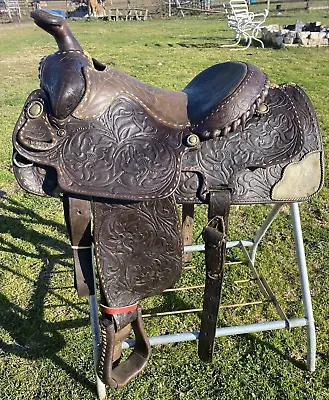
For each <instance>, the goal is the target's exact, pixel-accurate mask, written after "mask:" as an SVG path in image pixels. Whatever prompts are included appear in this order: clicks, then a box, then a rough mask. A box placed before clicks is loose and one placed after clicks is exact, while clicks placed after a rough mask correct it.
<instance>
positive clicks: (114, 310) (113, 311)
mask: <svg viewBox="0 0 329 400" xmlns="http://www.w3.org/2000/svg"><path fill="white" fill-rule="evenodd" d="M137 307H138V303H135V304H132V305H130V306H124V307H107V306H104V305H103V304H100V305H99V308H100V309H101V311H102V312H103V313H104V314H109V315H118V314H124V313H127V312H130V311H135V310H137Z"/></svg>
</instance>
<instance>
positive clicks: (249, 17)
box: [222, 0, 268, 50]
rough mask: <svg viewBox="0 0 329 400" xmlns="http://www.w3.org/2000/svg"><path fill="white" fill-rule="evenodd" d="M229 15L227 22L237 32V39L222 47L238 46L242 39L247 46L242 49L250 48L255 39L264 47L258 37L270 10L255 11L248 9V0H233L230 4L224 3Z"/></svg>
mask: <svg viewBox="0 0 329 400" xmlns="http://www.w3.org/2000/svg"><path fill="white" fill-rule="evenodd" d="M223 7H224V10H225V12H226V15H227V24H228V26H229V27H230V28H232V29H234V30H235V32H236V38H235V39H236V41H235V43H234V44H232V45H223V46H222V47H233V46H237V45H238V44H239V43H240V41H241V39H244V40H245V41H246V46H245V47H243V48H242V50H246V49H248V47H249V46H250V45H251V43H252V41H253V40H255V41H257V42H259V43H260V45H261V46H262V47H263V48H264V44H263V42H262V41H261V40H259V39H258V38H257V35H258V34H259V33H260V32H261V28H262V26H263V24H264V22H265V20H266V17H267V16H268V10H264V11H263V12H260V13H253V12H251V11H249V9H248V3H247V1H246V0H231V1H230V3H229V5H225V4H223Z"/></svg>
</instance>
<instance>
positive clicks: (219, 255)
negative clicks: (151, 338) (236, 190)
mask: <svg viewBox="0 0 329 400" xmlns="http://www.w3.org/2000/svg"><path fill="white" fill-rule="evenodd" d="M230 205H231V193H230V191H229V190H222V191H211V192H210V198H209V209H208V220H209V222H208V225H207V226H206V227H205V228H204V230H203V233H202V235H203V239H204V241H205V260H206V280H205V289H204V299H203V311H202V316H201V327H200V336H199V347H198V353H199V357H200V359H201V360H203V361H206V362H211V361H212V357H213V350H214V340H215V333H216V326H217V317H218V311H219V305H220V297H221V291H222V283H223V275H224V264H225V258H226V239H227V238H226V235H227V230H228V217H229V210H230Z"/></svg>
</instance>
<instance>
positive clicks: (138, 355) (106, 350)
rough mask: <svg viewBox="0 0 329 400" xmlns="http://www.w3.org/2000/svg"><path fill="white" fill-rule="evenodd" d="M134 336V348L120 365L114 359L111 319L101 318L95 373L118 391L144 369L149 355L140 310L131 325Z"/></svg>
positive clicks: (114, 345) (113, 324)
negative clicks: (100, 341) (99, 349)
mask: <svg viewBox="0 0 329 400" xmlns="http://www.w3.org/2000/svg"><path fill="white" fill-rule="evenodd" d="M131 326H132V329H133V331H134V334H135V341H136V343H135V347H134V350H133V351H132V353H131V354H130V355H129V357H128V358H127V360H125V361H124V362H122V363H120V362H119V360H118V361H117V362H115V363H114V362H113V360H114V359H115V347H116V346H117V342H118V340H119V341H120V342H121V340H122V338H121V339H117V337H116V336H117V335H119V334H120V332H118V333H116V332H115V331H116V329H115V322H114V319H113V318H110V319H109V318H103V319H102V322H101V334H102V344H101V356H100V359H99V362H98V367H97V373H98V375H99V377H100V379H101V380H102V381H103V382H104V383H105V384H106V385H109V386H110V387H112V388H114V389H119V388H122V387H123V386H125V385H126V384H127V383H128V382H130V381H131V380H132V379H133V378H135V377H136V376H137V375H138V374H140V373H141V372H142V371H143V369H144V368H145V367H146V364H147V361H148V359H149V358H150V355H151V346H150V342H149V340H148V337H147V335H146V332H145V330H144V327H143V322H142V312H141V308H140V307H138V308H137V318H136V319H135V320H134V321H133V322H132V323H131Z"/></svg>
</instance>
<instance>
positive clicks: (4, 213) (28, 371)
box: [0, 11, 329, 400]
mask: <svg viewBox="0 0 329 400" xmlns="http://www.w3.org/2000/svg"><path fill="white" fill-rule="evenodd" d="M328 15H329V14H328V12H325V11H322V12H320V11H318V12H317V13H313V14H312V13H309V14H306V13H301V14H284V13H282V14H281V15H280V16H274V15H273V16H272V17H271V18H269V19H268V21H269V23H279V24H288V23H293V22H295V21H296V19H297V18H299V19H302V20H303V21H304V22H307V21H309V22H311V21H322V22H323V23H324V24H328V21H329V20H328ZM70 26H71V29H72V31H73V32H74V34H75V35H76V36H77V38H78V40H79V41H80V43H81V44H82V45H83V46H84V48H85V50H87V51H88V52H89V53H90V54H92V55H93V56H94V57H95V58H97V59H99V60H100V61H102V62H105V63H109V64H111V65H112V66H115V67H116V68H118V69H120V70H123V71H125V72H127V73H129V74H131V75H133V76H135V77H137V78H138V79H140V80H142V81H145V82H147V83H149V84H151V85H156V86H160V87H164V88H169V89H175V90H180V89H182V88H183V87H184V86H185V85H186V84H187V83H188V82H189V81H190V80H191V79H192V78H193V77H194V76H195V75H196V74H197V73H198V72H200V71H201V70H202V69H204V68H206V67H209V66H211V65H212V64H214V63H218V62H223V61H227V60H241V61H247V62H250V63H253V64H255V65H257V66H258V67H260V68H261V69H263V70H264V71H265V72H266V73H267V74H268V75H269V76H270V79H271V81H272V82H274V83H280V82H295V83H297V84H299V85H301V86H302V87H303V88H304V89H305V90H306V91H307V93H308V95H309V96H310V98H311V99H312V101H313V103H314V106H315V109H316V111H317V114H318V117H319V121H320V127H321V130H322V134H323V139H324V147H325V150H327V154H328V144H329V140H328V134H329V112H328V107H329V106H328V98H329V96H328V85H329V66H328V60H329V48H288V49H281V50H274V49H271V48H266V49H261V48H255V47H250V48H249V49H248V50H247V51H229V50H228V49H223V48H220V44H222V43H228V40H230V39H232V38H233V37H234V34H233V31H230V30H228V29H227V27H226V24H225V21H224V20H220V21H219V20H218V19H217V18H210V17H209V18H204V17H198V18H187V19H172V20H150V21H145V22H139V23H135V22H118V23H109V22H89V23H88V22H70ZM0 35H1V36H0V37H1V41H0V82H1V85H0V126H1V146H0V188H1V192H0V193H1V202H0V210H1V211H0V233H1V236H0V355H1V357H0V377H1V379H0V398H1V399H10V400H16V399H17V400H18V399H26V400H30V399H47V400H48V399H83V400H88V399H94V398H95V397H96V392H95V384H94V376H93V360H92V345H91V332H90V326H89V320H88V318H89V315H88V303H87V300H85V299H79V298H78V297H77V295H76V293H75V290H74V287H73V271H72V259H71V253H70V248H69V243H68V237H67V234H66V229H65V226H64V221H63V216H62V211H61V204H60V203H59V201H58V200H56V199H42V198H37V197H35V196H32V195H28V194H26V193H24V192H23V191H22V190H21V189H19V188H18V187H17V185H16V184H15V180H14V177H13V174H12V169H11V133H12V130H13V127H14V124H15V122H16V119H17V117H18V115H19V113H20V111H21V108H22V106H23V104H24V101H25V99H26V97H27V95H28V93H29V92H30V91H32V90H33V89H35V88H37V87H38V81H37V67H38V62H39V60H40V58H41V57H42V56H44V55H47V54H49V53H50V52H53V51H55V49H56V47H55V43H54V41H53V40H52V38H51V37H50V36H49V35H48V34H46V33H44V32H43V31H41V30H40V29H39V28H37V27H35V26H34V25H33V24H32V23H29V24H22V25H2V26H0ZM326 160H327V157H326ZM326 164H328V161H327V163H326ZM327 182H328V178H326V187H325V188H324V189H323V190H322V192H321V193H320V194H319V195H318V196H317V197H316V198H314V199H312V200H310V201H309V202H305V203H303V204H302V205H301V216H302V226H303V230H304V239H305V249H306V256H307V262H308V268H309V277H310V284H311V291H312V296H313V307H314V314H315V319H316V326H317V340H318V343H317V345H318V353H317V370H316V372H315V373H309V372H306V371H305V370H303V369H302V368H301V365H303V364H302V362H303V361H304V360H305V356H306V335H305V330H304V329H303V328H298V329H294V330H292V331H291V332H289V331H277V332H263V333H258V334H249V335H242V336H238V337H230V338H221V339H217V340H216V348H215V350H216V353H215V360H214V363H213V364H204V363H201V362H200V361H199V360H198V357H197V346H196V343H185V344H175V345H170V346H159V347H156V348H155V349H154V350H153V355H152V359H151V361H150V363H149V365H148V367H147V369H146V370H145V372H143V374H142V375H141V376H139V377H138V378H137V379H135V380H134V381H133V382H132V383H130V384H129V385H128V386H127V387H126V388H125V389H123V390H120V391H118V392H111V391H109V396H108V398H110V399H125V400H126V399H127V400H128V399H129V400H133V399H134V400H135V399H143V400H145V399H152V400H153V399H159V400H160V399H161V400H164V399H168V400H169V399H177V400H178V399H184V400H187V399H188V400H190V399H191V400H192V399H193V400H194V399H221V400H224V399H225V400H237V399H291V400H297V399H318V400H322V399H329V346H328V332H329V329H328V328H329V323H328V317H329V290H328V283H329V272H328V271H329V268H328V267H329V260H328V256H329V249H328V247H329V246H328V236H329V234H328V220H329V214H328V192H327ZM268 211H269V207H267V206H253V207H239V208H237V207H235V208H233V209H232V217H231V230H230V239H237V238H241V237H245V238H247V237H249V236H250V235H252V233H253V232H254V230H255V229H256V227H257V226H259V225H260V224H261V222H262V220H263V218H264V216H265V215H266V213H267V212H268ZM196 220H197V226H196V229H195V237H197V235H198V234H199V232H200V229H201V227H202V224H203V223H204V221H205V211H204V208H202V207H200V208H199V210H198V214H197V217H196ZM228 259H229V260H230V261H232V260H233V259H238V260H241V259H242V255H241V254H240V252H239V251H236V250H235V251H231V252H229V255H228ZM258 261H259V263H258V265H259V270H260V271H261V272H262V273H263V274H264V275H265V277H266V278H267V279H268V281H269V283H270V284H271V285H272V288H273V289H274V290H275V292H276V294H277V296H278V298H279V299H280V300H281V301H282V304H283V306H284V308H285V310H286V312H287V315H288V316H289V317H290V316H291V317H300V316H303V311H302V305H301V295H300V290H299V289H300V287H299V282H298V275H297V266H296V262H295V254H294V251H293V244H292V231H291V227H290V225H289V208H288V207H286V208H284V209H283V211H282V212H281V214H280V215H279V217H278V218H277V219H276V221H275V223H274V225H273V228H271V230H270V232H269V234H268V237H267V240H266V241H265V242H264V243H263V245H262V246H261V247H260V253H259V257H258ZM193 264H194V265H196V266H197V268H196V269H195V270H193V271H192V272H191V273H190V274H189V275H187V274H186V275H185V274H184V276H183V278H182V283H183V284H191V283H193V284H195V283H202V277H203V272H204V271H203V258H202V256H201V255H196V256H194V258H193ZM226 272H227V273H226V276H225V287H224V293H223V303H224V304H229V303H231V302H233V303H242V302H245V301H253V300H256V299H258V298H259V297H260V295H259V294H258V292H257V293H256V291H255V290H254V288H253V287H250V284H243V283H240V284H236V283H234V281H236V280H239V279H244V278H246V277H247V273H246V268H245V267H243V266H236V265H235V266H230V267H228V268H227V271H226ZM144 305H145V308H149V307H156V308H157V309H158V310H163V309H165V308H175V307H176V308H177V307H187V306H191V307H198V306H200V305H201V298H200V296H198V295H197V294H190V293H185V294H179V295H176V296H167V297H166V298H162V297H159V298H155V299H153V300H148V301H147V302H145V304H144ZM277 318H278V317H277V315H276V314H275V312H274V310H273V307H272V306H270V305H269V304H262V305H259V306H254V307H249V308H247V309H243V310H241V309H234V310H225V311H223V312H221V315H220V324H221V325H222V326H228V325H235V324H240V323H252V322H258V321H263V320H266V319H269V320H271V319H277ZM146 328H147V332H148V333H149V334H150V335H153V334H164V333H166V332H175V331H177V330H181V331H184V330H189V329H190V330H195V329H198V317H197V316H196V315H190V316H187V317H184V318H180V319H179V318H178V317H175V318H163V319H161V320H160V319H152V320H149V321H147V323H146Z"/></svg>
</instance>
